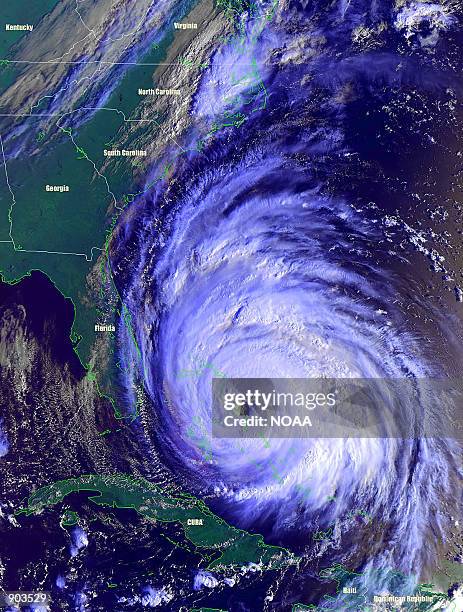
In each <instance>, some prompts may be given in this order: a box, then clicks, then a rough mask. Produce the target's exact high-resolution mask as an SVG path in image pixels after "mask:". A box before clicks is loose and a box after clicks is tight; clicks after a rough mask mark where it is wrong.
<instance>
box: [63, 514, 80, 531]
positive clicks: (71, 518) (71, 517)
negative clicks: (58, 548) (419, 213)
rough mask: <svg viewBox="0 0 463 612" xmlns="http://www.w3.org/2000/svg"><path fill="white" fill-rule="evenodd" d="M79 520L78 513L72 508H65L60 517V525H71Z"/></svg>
mask: <svg viewBox="0 0 463 612" xmlns="http://www.w3.org/2000/svg"><path fill="white" fill-rule="evenodd" d="M78 522H79V515H78V514H77V512H74V510H66V511H65V512H64V514H63V516H62V517H61V527H73V526H74V525H77V523H78Z"/></svg>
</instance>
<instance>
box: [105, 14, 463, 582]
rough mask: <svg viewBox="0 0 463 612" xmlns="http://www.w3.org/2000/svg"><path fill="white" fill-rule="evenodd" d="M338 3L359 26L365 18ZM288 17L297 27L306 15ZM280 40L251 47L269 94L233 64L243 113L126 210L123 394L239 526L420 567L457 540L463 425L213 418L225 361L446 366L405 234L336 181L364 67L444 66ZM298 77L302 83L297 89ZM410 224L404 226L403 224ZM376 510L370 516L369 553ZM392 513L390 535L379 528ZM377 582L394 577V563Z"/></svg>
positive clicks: (339, 375) (306, 549)
mask: <svg viewBox="0 0 463 612" xmlns="http://www.w3.org/2000/svg"><path fill="white" fill-rule="evenodd" d="M353 10H354V9H353ZM410 10H411V9H410ZM377 17H378V16H377ZM332 18H333V19H334V17H333V16H332ZM351 18H353V17H352V14H351ZM407 19H408V17H407ZM336 20H337V22H336V23H337V32H338V33H339V36H340V37H341V38H342V36H344V35H345V28H346V20H347V18H346V20H343V19H340V18H339V14H337V16H336ZM276 23H277V24H278V27H279V28H280V30H281V29H284V28H286V33H287V35H288V37H289V33H288V23H287V22H283V21H282V20H281V19H280V20H279V19H278V17H277V19H276ZM333 23H334V22H333ZM400 23H401V22H400ZM407 23H408V22H407ZM444 25H445V24H444ZM444 25H442V27H444ZM312 27H313V26H312ZM274 28H277V26H274ZM246 32H247V31H246V30H245V35H244V37H245V39H246V36H247V33H246ZM272 36H273V38H272ZM275 37H276V34H275V29H273V30H272V27H269V29H268V30H266V33H265V35H262V38H261V39H260V40H259V43H258V44H257V47H254V48H253V57H256V58H258V59H257V64H259V63H260V64H261V65H262V66H261V71H260V73H259V74H260V75H261V76H262V75H263V78H264V80H265V84H266V87H265V98H266V103H265V104H264V105H260V106H256V104H255V101H256V99H257V94H256V88H255V87H254V88H253V95H252V96H251V95H250V94H249V91H248V93H247V97H246V96H244V97H243V95H242V94H243V92H244V93H246V87H248V88H249V87H250V86H249V83H247V84H246V85H243V84H242V80H241V81H240V79H239V78H238V77H236V78H234V81H233V84H234V85H233V86H234V87H235V91H234V95H235V96H236V83H239V86H238V87H239V88H241V92H240V94H239V95H240V96H241V98H240V104H241V105H242V109H243V117H245V119H244V122H243V124H242V125H241V124H240V125H239V126H238V127H236V129H234V131H232V132H226V133H225V134H220V133H218V134H217V135H215V136H214V137H213V138H211V139H209V140H207V141H206V142H205V143H203V144H204V146H201V147H199V148H197V150H195V151H192V147H191V143H192V142H193V140H194V134H193V133H190V134H189V135H188V136H187V137H186V140H185V142H186V147H187V151H188V153H187V155H184V156H178V157H177V158H176V161H175V163H174V164H173V165H172V169H171V175H170V181H169V185H168V186H166V185H165V184H163V183H157V184H156V186H155V187H152V183H150V182H149V181H147V185H150V186H147V187H146V189H145V190H144V191H143V193H142V194H141V195H138V196H136V197H135V198H134V203H133V204H132V208H131V209H130V213H129V214H127V215H126V216H125V217H124V218H123V220H122V222H121V224H120V228H119V233H118V236H117V240H115V241H114V243H113V246H112V253H113V259H114V270H115V277H116V279H117V282H118V286H119V287H120V290H121V296H122V300H123V303H124V310H123V312H122V315H121V320H120V325H119V328H118V346H119V359H120V363H121V365H122V367H121V371H122V372H123V375H122V378H123V387H124V389H125V391H124V393H125V394H126V397H127V398H128V400H129V401H132V400H133V399H134V397H135V393H136V389H137V385H140V384H141V385H142V387H143V389H144V392H145V393H146V396H147V397H148V407H147V408H146V410H147V412H146V415H147V417H146V418H148V420H149V421H150V427H149V429H150V434H149V436H150V444H153V445H154V446H155V447H156V448H157V452H158V454H159V455H160V456H161V457H162V462H163V464H164V465H165V466H167V468H168V469H169V470H171V472H172V473H175V480H176V482H178V483H180V484H181V485H182V486H188V487H189V489H190V490H193V491H194V492H195V494H197V495H199V496H201V497H202V498H203V499H207V500H208V503H211V504H212V505H213V507H215V508H217V509H220V512H221V513H222V514H223V515H224V516H226V517H227V518H229V519H230V520H232V521H233V522H234V523H235V524H237V525H238V526H239V527H241V528H245V529H249V530H257V531H259V532H260V531H262V532H265V533H266V534H268V535H269V537H270V539H271V541H272V539H273V541H275V542H277V543H279V544H283V545H287V544H289V545H292V546H293V547H294V548H295V549H296V550H298V551H299V552H302V553H303V554H306V555H309V556H312V558H313V557H314V556H315V557H316V556H324V555H325V556H326V555H327V556H331V558H332V559H336V558H338V557H336V554H337V553H336V549H337V548H338V549H339V548H340V544H339V543H340V541H341V538H342V541H343V549H344V553H345V555H347V556H349V554H354V550H357V552H356V553H355V554H359V555H360V559H361V561H359V564H363V566H364V567H365V568H370V569H371V570H373V569H375V570H378V569H387V568H395V569H397V570H400V571H401V572H405V573H407V575H422V574H423V572H426V568H427V565H428V563H431V561H432V558H433V556H434V554H435V552H436V550H437V549H438V547H439V546H440V543H442V542H443V541H445V531H446V529H447V528H448V523H449V517H448V514H447V513H446V512H445V508H446V507H448V506H447V504H448V502H449V500H450V499H452V486H454V483H455V478H456V475H457V473H458V468H457V467H456V465H455V464H454V461H453V460H452V459H451V456H452V454H451V448H452V444H453V442H451V441H450V440H446V439H442V438H441V439H438V438H432V437H428V438H426V439H418V438H415V439H413V438H411V439H399V438H391V437H387V435H385V436H384V437H381V438H350V439H349V438H346V439H337V438H336V439H333V438H329V437H327V438H324V439H303V438H301V439H287V438H272V439H269V440H265V439H257V440H256V439H250V438H240V439H231V438H220V437H215V436H213V435H212V434H211V421H212V407H211V383H212V379H213V378H217V377H230V378H267V379H285V378H286V379H290V378H330V379H346V378H348V379H359V378H361V379H406V380H408V381H414V380H416V381H418V380H421V379H427V378H431V379H432V378H435V377H437V378H439V377H442V376H445V375H447V374H446V367H447V364H446V363H445V360H442V359H441V358H440V356H439V355H438V354H437V353H435V352H434V351H433V348H432V345H431V344H430V343H429V342H428V340H427V338H426V334H427V331H426V329H425V326H421V327H420V325H419V324H418V325H417V323H416V321H413V320H412V317H411V316H410V315H409V314H408V313H407V311H406V310H405V309H404V304H405V303H408V308H407V310H413V308H414V307H416V308H417V309H421V310H423V311H426V310H428V312H429V317H432V318H434V319H435V320H436V321H437V322H438V323H437V324H438V326H441V328H442V334H443V335H444V336H445V335H446V334H448V337H450V336H451V330H450V326H449V324H448V322H446V321H445V320H444V318H443V317H442V316H441V315H440V314H439V313H437V312H435V311H433V310H432V307H431V306H430V305H429V304H427V303H426V300H425V299H424V298H423V296H422V294H420V293H419V292H417V291H416V282H415V272H416V270H415V269H414V268H413V266H412V265H411V264H410V261H409V260H408V261H407V260H406V259H405V258H404V257H403V256H401V255H400V254H399V252H398V249H397V248H395V245H394V244H391V238H390V234H388V227H389V226H390V225H391V224H390V223H387V222H386V223H385V219H386V221H387V218H386V215H385V212H384V211H380V210H379V209H378V207H377V206H374V205H373V203H372V202H371V201H368V200H366V199H362V198H361V197H358V198H354V197H353V196H352V190H350V189H340V188H339V181H337V177H339V175H342V174H343V173H345V164H346V163H348V162H350V159H351V157H352V156H355V150H354V149H353V147H352V143H350V142H349V138H348V135H347V133H346V129H347V122H348V120H349V119H348V116H347V112H346V108H347V104H348V102H349V95H350V94H349V91H348V84H349V80H350V79H351V78H352V75H354V74H355V76H356V79H357V80H358V79H360V81H362V79H363V81H364V83H365V88H366V89H367V90H369V89H370V88H371V87H373V86H375V85H378V83H379V84H380V85H381V87H384V86H385V85H386V86H388V85H389V86H391V87H392V86H393V84H394V83H397V82H398V81H400V83H401V84H402V85H403V83H404V81H405V82H408V83H409V84H410V85H413V86H415V85H416V83H417V79H418V78H419V79H420V82H421V85H422V86H423V87H424V88H425V89H426V88H428V86H429V83H428V80H429V77H428V76H427V75H426V74H425V73H423V74H422V75H421V76H420V77H418V76H417V75H416V73H415V72H414V70H413V67H414V63H413V61H412V62H410V63H409V64H407V63H406V62H403V65H402V70H401V71H398V70H397V66H398V59H397V56H395V55H394V54H392V53H390V54H384V53H383V54H378V55H377V56H376V57H377V61H376V62H373V63H372V62H370V63H369V64H368V65H367V64H366V63H361V60H360V58H359V57H355V56H349V57H347V56H344V57H342V58H339V57H337V56H336V53H335V52H334V51H333V47H334V46H335V45H336V44H339V41H338V42H337V43H335V41H334V40H333V41H331V44H332V47H331V48H328V51H325V52H323V53H315V52H314V47H313V45H314V44H315V43H314V38H312V43H311V44H312V48H311V50H309V49H307V48H304V49H303V48H302V47H300V45H299V46H298V43H297V40H296V39H295V37H293V39H288V40H290V42H288V41H287V44H286V48H287V55H285V53H284V52H283V51H281V48H280V49H279V50H278V51H277V50H275ZM278 40H281V31H280V33H279V38H278ZM407 40H408V39H407ZM325 43H326V39H325V41H324V43H323V44H325ZM253 44H255V41H254V43H253ZM320 44H321V45H322V43H320ZM322 46H323V45H322ZM290 48H292V49H293V51H294V55H291V54H290V52H289V50H288V49H290ZM219 56H220V57H219V59H220V60H221V61H222V62H224V61H225V60H226V61H227V62H228V64H227V65H229V63H230V62H232V63H233V61H234V62H235V65H234V66H233V69H234V70H236V72H237V74H238V76H239V75H240V74H245V75H248V74H249V72H247V70H248V68H242V65H243V64H244V65H246V66H248V67H249V64H247V59H246V54H245V53H244V52H243V44H242V45H241V47H240V48H239V49H238V50H237V45H236V44H235V45H233V44H232V42H228V43H227V44H225V45H224V47H223V48H222V49H221V51H220V54H219ZM276 56H277V57H278V62H277V61H273V65H272V61H269V58H273V59H274V58H275V57H276ZM296 56H297V59H294V58H295V57H296ZM301 57H302V58H303V61H302V60H301V59H300V58H301ZM257 64H255V65H257ZM282 64H283V65H284V67H285V70H281V65H282ZM221 65H222V64H221V63H220V62H219V61H218V59H217V57H216V59H215V60H214V61H213V62H212V65H211V69H210V71H209V72H208V74H206V75H205V76H204V77H203V82H202V84H201V86H200V88H199V93H198V94H197V96H196V99H195V103H194V112H195V113H196V116H197V117H200V118H204V117H206V116H209V115H210V116H214V117H215V116H216V115H217V112H218V109H219V110H221V111H222V112H223V110H224V109H225V110H226V108H227V107H226V104H225V103H224V102H223V100H224V99H226V100H230V95H229V94H230V92H229V91H228V90H227V91H226V93H227V96H222V97H221V98H219V96H218V95H216V94H217V88H218V85H217V84H218V83H221V82H225V77H224V75H223V72H224V69H223V68H220V66H221ZM328 67H329V69H328ZM240 71H241V72H240ZM359 75H360V76H359ZM442 78H443V77H442ZM221 79H222V81H221ZM444 80H445V79H444ZM294 82H300V83H303V85H304V86H303V87H301V88H300V89H299V90H297V93H296V94H294V95H293V96H290V95H288V84H289V83H294ZM211 91H212V92H215V93H214V95H212V94H211ZM259 95H262V92H260V94H259ZM272 99H273V100H274V102H273V104H272ZM243 100H244V102H243ZM250 100H252V104H251V102H250ZM275 100H278V104H277V103H276V102H275ZM233 103H236V98H234V102H233ZM243 105H244V106H243ZM250 105H251V106H252V109H251V111H250V108H249V107H250ZM222 106H223V108H222ZM211 109H212V110H211ZM246 113H247V114H246ZM359 129H361V127H360V128H359ZM188 145H190V146H189V147H188ZM134 211H135V212H134ZM406 239H407V233H406V231H404V232H403V235H402V236H400V237H399V238H397V236H395V238H394V240H395V241H396V243H397V242H400V240H406ZM134 245H136V246H135V247H134ZM127 261H130V266H127V265H126V263H127ZM129 270H130V272H129ZM127 317H129V318H130V325H129V326H127V325H126V324H124V323H126V322H127ZM409 408H410V407H409V406H407V405H406V403H405V402H404V404H403V410H404V411H407V410H408V409H409ZM145 434H146V432H145ZM452 503H453V502H452ZM359 519H361V520H362V521H363V523H365V524H366V525H368V526H371V530H372V531H371V534H370V535H371V537H372V541H370V543H369V545H368V546H365V547H364V548H363V552H361V553H359V552H358V548H357V549H356V530H357V525H358V521H359ZM378 526H380V527H381V529H382V530H383V531H385V532H387V539H384V538H383V537H378V532H377V531H375V530H376V529H378V528H379V527H378ZM317 529H318V530H320V531H319V532H321V533H328V531H329V533H330V538H331V540H330V544H329V545H325V546H321V547H318V548H317V547H314V542H313V536H312V535H311V534H313V531H314V530H317ZM375 534H376V535H375ZM430 534H432V535H431V536H430ZM346 538H347V541H348V544H347V545H346V543H345V542H346ZM375 538H376V539H375ZM430 541H431V542H434V543H431V544H430ZM425 543H427V544H426V546H425ZM357 544H358V542H357ZM349 546H350V548H349ZM372 580H376V582H377V584H376V586H381V585H382V586H384V584H383V583H382V582H381V581H382V580H383V579H382V578H378V575H376V578H375V579H373V578H372ZM412 582H413V580H412Z"/></svg>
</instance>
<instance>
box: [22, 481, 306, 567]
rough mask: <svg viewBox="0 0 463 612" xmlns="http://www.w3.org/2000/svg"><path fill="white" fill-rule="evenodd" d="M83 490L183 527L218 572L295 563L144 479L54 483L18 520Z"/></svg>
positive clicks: (99, 501) (97, 499)
mask: <svg viewBox="0 0 463 612" xmlns="http://www.w3.org/2000/svg"><path fill="white" fill-rule="evenodd" d="M82 491H91V492H96V493H98V495H93V496H91V497H90V498H89V499H90V501H92V502H93V503H94V504H96V505H98V506H108V507H111V508H120V509H124V508H125V509H129V508H130V509H133V510H135V511H136V512H137V513H138V514H140V515H141V516H143V517H144V518H146V519H148V520H153V521H159V522H160V523H179V524H180V525H181V526H182V528H183V531H184V534H185V538H186V540H187V541H188V542H189V543H191V544H193V545H194V547H195V548H196V552H199V553H200V554H202V555H203V557H204V558H207V560H208V561H209V564H208V566H207V567H208V569H215V570H217V571H220V570H223V569H226V568H230V567H241V566H243V565H247V564H249V563H255V564H257V565H259V566H260V567H261V568H262V570H275V569H278V568H281V567H284V566H286V565H288V564H294V563H297V558H296V557H295V556H294V555H292V553H290V552H289V551H288V550H286V549H284V548H280V547H277V546H270V545H268V544H265V542H264V540H263V537H262V536H261V535H259V534H251V533H248V532H247V531H243V530H241V529H237V528H236V527H233V526H231V525H229V524H228V523H227V522H226V521H224V520H223V519H221V518H220V517H219V516H217V515H215V514H214V513H213V512H211V511H210V510H209V508H208V507H207V506H206V504H205V503H204V502H202V501H201V500H199V499H197V498H195V497H192V496H190V495H187V494H176V495H174V494H172V495H169V494H167V493H166V492H164V491H162V490H161V489H160V488H159V487H157V486H156V485H153V484H151V483H150V482H148V481H147V480H145V479H137V480H135V479H133V478H132V477H130V476H127V475H125V474H113V475H110V476H101V475H98V474H86V475H84V476H80V477H79V478H71V479H68V480H60V481H58V482H54V483H52V484H50V485H47V486H45V487H42V488H41V489H39V490H38V491H36V492H35V493H33V494H32V495H31V496H30V497H29V499H28V502H27V506H26V507H25V508H21V509H19V510H18V511H17V512H16V515H26V516H30V515H32V514H37V513H40V512H41V511H42V510H44V509H45V508H49V507H51V506H54V505H56V504H58V503H61V502H62V501H63V500H64V499H65V498H66V497H67V496H68V495H70V494H71V493H78V492H82ZM195 522H196V524H189V523H195ZM198 523H200V524H198ZM174 543H175V542H174ZM175 544H176V543H175ZM180 545H181V544H180Z"/></svg>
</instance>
